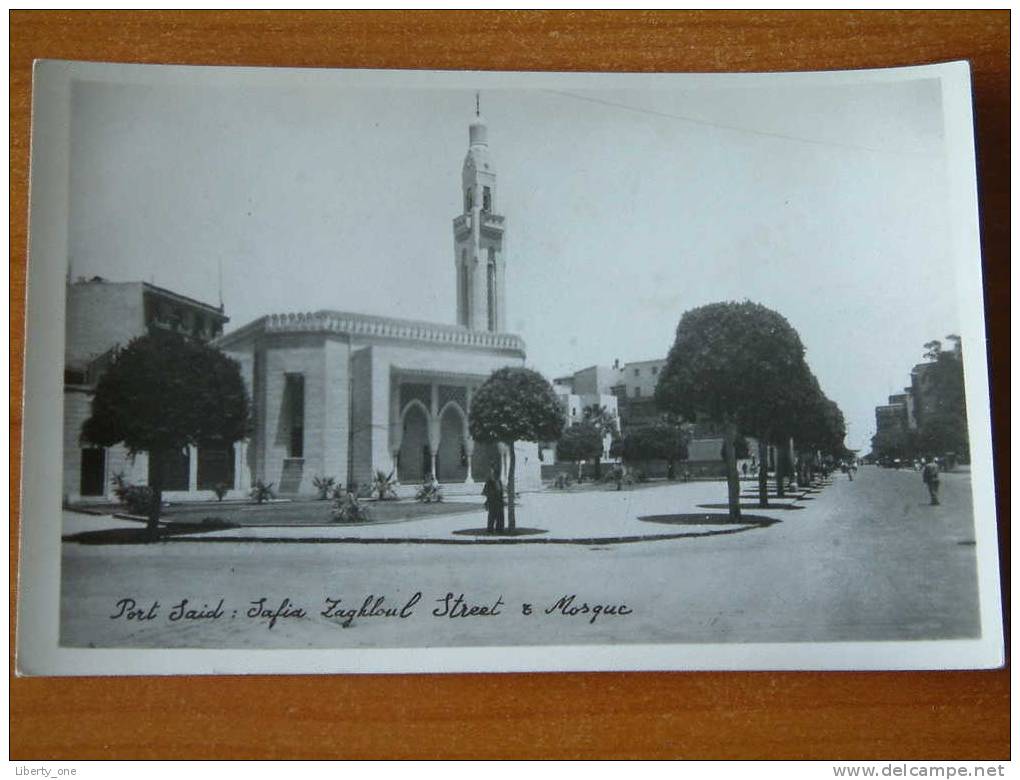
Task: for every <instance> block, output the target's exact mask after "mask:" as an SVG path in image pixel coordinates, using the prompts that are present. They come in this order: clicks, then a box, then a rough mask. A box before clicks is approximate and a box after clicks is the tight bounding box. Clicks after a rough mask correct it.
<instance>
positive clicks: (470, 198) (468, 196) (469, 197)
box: [464, 187, 475, 211]
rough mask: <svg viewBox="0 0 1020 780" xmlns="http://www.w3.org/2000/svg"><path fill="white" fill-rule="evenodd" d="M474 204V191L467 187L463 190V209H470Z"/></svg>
mask: <svg viewBox="0 0 1020 780" xmlns="http://www.w3.org/2000/svg"><path fill="white" fill-rule="evenodd" d="M474 206H475V199H474V193H472V192H471V188H470V187H468V188H467V189H466V190H464V211H471V209H473V208H474Z"/></svg>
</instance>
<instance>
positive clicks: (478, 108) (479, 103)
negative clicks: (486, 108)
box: [475, 92, 482, 116]
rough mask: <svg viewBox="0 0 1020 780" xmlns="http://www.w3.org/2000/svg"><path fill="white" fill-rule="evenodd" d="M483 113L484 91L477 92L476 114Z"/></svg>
mask: <svg viewBox="0 0 1020 780" xmlns="http://www.w3.org/2000/svg"><path fill="white" fill-rule="evenodd" d="M481 115H482V93H481V92H475V116H481Z"/></svg>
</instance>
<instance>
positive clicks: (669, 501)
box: [64, 482, 804, 544]
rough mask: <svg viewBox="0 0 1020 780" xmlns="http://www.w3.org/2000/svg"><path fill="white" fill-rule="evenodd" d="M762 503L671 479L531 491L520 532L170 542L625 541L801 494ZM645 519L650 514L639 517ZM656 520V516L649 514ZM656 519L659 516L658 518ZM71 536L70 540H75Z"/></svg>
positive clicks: (338, 532)
mask: <svg viewBox="0 0 1020 780" xmlns="http://www.w3.org/2000/svg"><path fill="white" fill-rule="evenodd" d="M771 492H772V491H770V499H769V501H770V504H772V506H770V507H768V508H767V509H758V508H755V507H752V506H748V505H751V504H756V503H757V493H756V492H754V491H753V490H750V489H749V488H748V487H747V486H745V485H743V484H742V496H741V501H742V505H743V506H744V508H743V510H742V511H743V515H744V517H742V518H741V520H740V521H733V520H731V519H730V518H729V516H728V514H727V510H726V484H725V483H724V482H687V483H673V484H668V485H661V486H656V487H644V488H642V489H637V490H623V491H619V492H617V491H578V492H570V491H564V492H560V491H555V490H547V491H543V492H539V493H526V494H524V495H522V496H521V498H520V499H519V501H518V504H517V512H516V514H517V535H514V536H506V535H496V534H489V533H487V532H486V531H485V524H486V515H485V512H484V511H478V512H463V511H461V512H459V513H454V514H439V515H433V516H429V517H422V518H417V519H413V520H407V521H401V522H389V523H372V524H365V525H305V526H294V525H291V526H244V527H238V528H227V529H218V530H208V531H207V530H198V529H196V530H195V531H194V532H185V533H175V534H174V535H173V536H172V537H169V538H167V539H166V540H165V541H173V542H199V541H202V542H229V541H232V542H241V541H245V542H265V543H274V542H276V543H285V542H290V543H330V542H332V543H340V542H343V543H378V544H401V543H404V544H414V543H417V544H520V543H538V544H550V543H561V544H600V543H601V544H614V543H615V544H620V543H627V542H637V541H654V540H664V539H678V538H685V537H693V536H709V535H717V534H731V533H739V532H743V531H749V530H754V529H756V528H761V527H764V526H767V525H769V524H771V523H772V522H774V521H776V520H781V519H784V516H785V517H786V518H787V519H788V518H789V515H790V511H789V510H790V509H791V508H800V507H798V506H796V505H797V504H798V502H799V501H800V497H801V496H803V495H804V493H803V492H798V493H797V494H795V495H793V496H787V497H786V498H784V499H776V498H773V497H771ZM641 518H646V519H644V520H642V519H641ZM648 518H652V519H648ZM654 518H658V519H654ZM138 527H139V524H138V523H133V522H132V521H128V520H120V519H117V518H113V517H111V516H108V515H106V516H95V515H83V514H78V513H75V512H72V511H65V512H64V536H65V538H66V537H67V536H68V535H71V534H77V533H81V532H83V531H101V530H108V529H123V528H138ZM71 541H73V540H71Z"/></svg>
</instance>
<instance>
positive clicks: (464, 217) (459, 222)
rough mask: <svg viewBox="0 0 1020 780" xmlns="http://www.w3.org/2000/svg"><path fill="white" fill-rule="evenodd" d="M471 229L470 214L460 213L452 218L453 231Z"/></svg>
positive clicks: (459, 231) (463, 231)
mask: <svg viewBox="0 0 1020 780" xmlns="http://www.w3.org/2000/svg"><path fill="white" fill-rule="evenodd" d="M470 230H471V215H470V214H461V215H460V216H459V217H456V218H455V219H454V220H453V232H454V233H466V232H468V231H470Z"/></svg>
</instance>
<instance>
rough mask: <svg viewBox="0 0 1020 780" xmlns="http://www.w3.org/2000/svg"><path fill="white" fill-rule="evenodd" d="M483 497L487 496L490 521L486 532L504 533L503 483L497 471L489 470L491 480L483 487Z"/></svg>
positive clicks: (486, 481) (487, 480) (486, 506)
mask: <svg viewBox="0 0 1020 780" xmlns="http://www.w3.org/2000/svg"><path fill="white" fill-rule="evenodd" d="M482 495H483V496H485V509H486V511H487V512H488V515H489V516H488V521H487V522H486V525H485V530H486V531H489V532H490V533H491V532H492V531H502V530H503V528H504V523H503V483H502V481H501V480H500V479H499V477H498V476H496V470H495V469H491V468H490V469H489V478H488V479H486V480H485V485H484V486H483V487H482Z"/></svg>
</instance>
